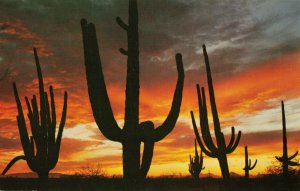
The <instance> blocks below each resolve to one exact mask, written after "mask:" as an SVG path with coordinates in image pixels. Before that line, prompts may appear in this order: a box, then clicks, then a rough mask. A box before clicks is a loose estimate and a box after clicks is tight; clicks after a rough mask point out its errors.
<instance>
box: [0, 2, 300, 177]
mask: <svg viewBox="0 0 300 191" xmlns="http://www.w3.org/2000/svg"><path fill="white" fill-rule="evenodd" d="M138 3H139V16H140V18H139V22H140V25H139V26H140V69H141V72H140V79H141V88H140V121H144V120H152V121H154V122H155V124H156V125H159V124H161V123H162V122H163V121H164V119H165V117H166V116H167V114H168V112H169V109H170V107H171V102H172V97H173V93H174V90H175V83H176V80H177V71H176V64H175V54H176V53H177V52H180V53H182V55H183V63H184V68H185V86H184V92H183V102H182V105H181V112H180V117H179V119H178V121H177V124H176V127H175V128H174V130H173V131H172V132H171V133H170V134H169V135H168V136H167V137H166V138H165V139H164V140H163V141H161V142H158V143H156V144H155V151H154V157H153V161H152V165H151V168H150V171H149V174H148V175H149V176H158V175H167V174H181V175H187V174H188V173H189V172H188V163H189V154H193V153H194V145H193V144H194V137H195V136H194V132H193V129H192V123H191V118H190V114H189V112H190V110H193V111H194V112H195V114H196V116H197V118H196V119H197V124H199V120H198V106H197V94H196V84H197V83H199V84H200V85H202V86H205V87H207V83H206V71H205V66H204V58H203V54H202V44H204V43H205V44H206V47H207V51H208V55H209V57H210V62H211V69H212V74H213V79H214V86H215V95H216V101H217V106H218V111H219V117H220V121H221V125H222V130H223V132H224V133H225V135H227V134H228V133H230V127H231V126H235V128H236V131H237V130H241V131H242V137H241V141H240V144H239V146H238V148H237V149H236V150H235V152H234V153H233V154H231V155H229V156H228V160H229V168H230V171H232V172H235V173H238V174H243V170H242V169H243V167H244V146H245V145H248V152H249V157H250V158H251V159H252V160H255V159H258V164H257V167H256V168H255V169H254V170H253V171H251V172H250V174H258V173H264V172H265V170H266V167H267V166H269V165H272V164H273V162H274V161H275V157H274V156H275V155H277V156H280V155H282V134H281V131H282V124H281V108H280V101H281V100H284V101H285V105H286V107H285V109H286V119H287V132H288V133H287V134H288V149H289V154H290V155H291V154H294V152H296V150H300V75H299V74H300V4H299V1H297V0H288V1H280V0H273V1H270V0H254V1H240V0H224V1H211V0H151V1H150V0H139V1H138ZM127 9H128V2H127V1H124V0H76V1H74V0H73V1H72V0H65V1H59V0H43V1H41V0H0V75H1V74H4V73H5V70H6V68H8V71H9V72H8V75H7V76H6V78H5V79H4V80H2V81H0V90H1V94H0V153H1V155H0V171H2V169H4V168H5V166H6V165H7V163H8V162H9V161H10V160H11V159H12V158H13V157H15V156H17V155H20V154H22V153H23V150H22V146H21V143H20V139H19V132H18V128H17V122H16V115H17V109H16V103H15V101H14V97H13V91H12V82H14V81H15V82H16V83H17V87H18V90H19V94H20V96H21V98H22V100H21V101H22V104H23V108H24V111H25V113H26V114H27V109H26V108H25V100H24V99H23V98H24V96H30V97H31V96H32V95H33V94H37V93H38V90H37V87H38V81H37V74H36V68H35V64H34V57H33V51H32V47H36V48H37V49H38V53H39V57H40V62H41V66H42V70H43V75H44V81H45V84H46V87H48V86H49V85H50V84H51V85H53V86H54V91H55V98H56V105H57V109H56V111H57V117H58V118H59V119H60V116H61V110H62V102H63V92H64V91H67V92H68V94H69V100H68V114H67V121H66V126H65V129H64V133H63V140H62V145H61V152H60V159H59V162H58V164H57V166H56V168H55V169H54V170H53V171H52V172H61V173H74V172H76V171H77V170H78V169H79V168H81V167H83V166H86V165H87V164H97V163H99V164H101V165H102V166H103V169H104V170H105V172H106V173H107V174H108V175H113V174H116V175H121V174H122V147H121V144H120V143H117V142H112V141H110V140H108V139H106V138H105V137H104V136H103V135H102V134H101V132H100V131H99V129H98V127H97V125H96V124H95V122H94V118H93V116H92V112H91V107H90V103H89V98H88V95H87V85H86V79H85V68H84V62H83V46H82V36H81V27H80V19H81V18H86V19H88V20H89V21H91V22H93V23H95V25H96V29H97V35H98V40H99V46H100V54H101V57H102V64H103V70H104V76H105V81H106V84H107V89H108V94H109V97H110V100H111V104H112V108H113V112H114V115H115V117H116V119H117V121H118V123H119V125H120V126H122V124H123V119H124V101H125V83H126V57H125V56H123V55H121V54H120V53H119V51H118V49H119V48H121V47H126V46H127V39H126V33H125V32H124V31H123V30H122V29H121V28H120V27H119V26H118V25H117V24H116V22H115V18H116V17H117V16H120V17H121V18H123V19H124V20H125V21H126V20H127ZM206 90H207V88H206ZM207 101H208V100H207ZM209 117H210V116H209ZM210 119H211V118H210ZM26 120H27V116H26ZM211 122H212V121H211ZM211 128H212V129H213V127H212V125H211ZM227 138H228V137H227ZM298 159H300V157H298ZM204 166H205V170H204V171H203V173H205V174H206V173H209V172H210V173H213V174H217V175H220V170H219V166H218V162H217V159H211V158H209V157H207V156H205V157H204ZM29 171H30V169H29V168H28V167H27V164H26V162H24V161H19V162H18V163H16V164H15V165H14V166H13V167H12V169H11V170H10V171H9V173H22V172H29Z"/></svg>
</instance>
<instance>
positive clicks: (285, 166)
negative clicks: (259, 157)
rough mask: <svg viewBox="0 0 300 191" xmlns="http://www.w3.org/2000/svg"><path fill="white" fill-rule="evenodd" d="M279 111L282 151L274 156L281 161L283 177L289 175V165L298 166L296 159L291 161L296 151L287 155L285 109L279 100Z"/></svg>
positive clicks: (299, 164)
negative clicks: (280, 115)
mask: <svg viewBox="0 0 300 191" xmlns="http://www.w3.org/2000/svg"><path fill="white" fill-rule="evenodd" d="M281 112H282V142H283V153H282V156H281V157H278V156H276V157H275V158H276V159H277V160H278V161H279V162H281V163H282V174H283V176H285V177H288V176H289V166H300V163H299V162H298V161H292V160H293V159H294V158H295V157H296V156H297V155H298V151H296V153H295V154H293V155H292V156H290V157H289V156H288V148H287V136H286V121H285V111H284V103H283V101H281Z"/></svg>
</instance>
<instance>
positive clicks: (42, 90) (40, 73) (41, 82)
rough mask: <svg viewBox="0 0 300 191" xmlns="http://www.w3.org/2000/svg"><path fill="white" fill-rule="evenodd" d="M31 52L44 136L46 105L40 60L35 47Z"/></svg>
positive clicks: (44, 134)
mask: <svg viewBox="0 0 300 191" xmlns="http://www.w3.org/2000/svg"><path fill="white" fill-rule="evenodd" d="M33 52H34V59H35V64H36V69H37V74H38V81H39V93H40V107H41V108H40V118H41V127H42V132H43V136H46V131H47V130H46V108H45V107H46V105H45V94H44V93H45V90H44V82H43V75H42V69H41V66H40V61H39V57H38V54H37V50H36V48H33Z"/></svg>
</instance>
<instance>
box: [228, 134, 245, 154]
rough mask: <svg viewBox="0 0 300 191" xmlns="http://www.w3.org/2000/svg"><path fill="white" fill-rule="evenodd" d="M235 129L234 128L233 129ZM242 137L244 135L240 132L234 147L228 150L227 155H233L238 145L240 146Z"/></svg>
mask: <svg viewBox="0 0 300 191" xmlns="http://www.w3.org/2000/svg"><path fill="white" fill-rule="evenodd" d="M233 129H234V128H233ZM241 135H242V132H241V131H239V132H238V136H237V138H236V140H235V142H234V144H233V145H232V147H231V148H226V153H227V154H230V153H232V152H233V151H234V150H235V149H236V148H237V146H238V144H239V142H240V139H241Z"/></svg>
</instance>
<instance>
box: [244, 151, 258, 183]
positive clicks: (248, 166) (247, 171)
mask: <svg viewBox="0 0 300 191" xmlns="http://www.w3.org/2000/svg"><path fill="white" fill-rule="evenodd" d="M256 164H257V160H255V162H254V164H253V165H252V166H251V159H249V158H248V148H247V146H245V167H244V168H243V170H244V171H245V178H249V171H250V170H253V169H254V168H255V166H256Z"/></svg>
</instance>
